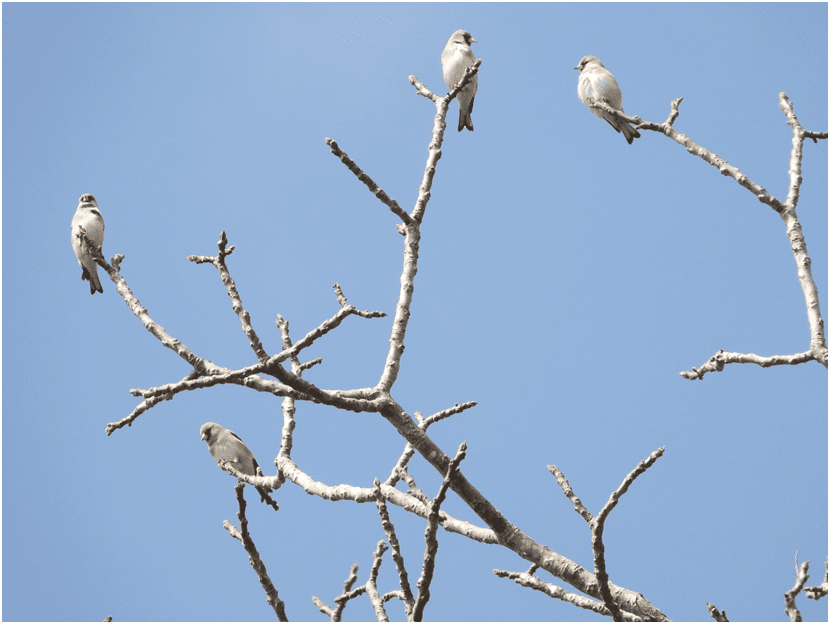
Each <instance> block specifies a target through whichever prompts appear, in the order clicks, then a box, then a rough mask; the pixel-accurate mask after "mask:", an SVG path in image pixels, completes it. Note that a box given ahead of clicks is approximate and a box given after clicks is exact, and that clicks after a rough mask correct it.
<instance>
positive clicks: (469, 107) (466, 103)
mask: <svg viewBox="0 0 830 624" xmlns="http://www.w3.org/2000/svg"><path fill="white" fill-rule="evenodd" d="M471 43H478V42H477V41H476V40H475V39H473V36H472V35H471V34H470V33H468V32H467V31H466V30H456V31H455V32H454V33H453V34H452V35H451V36H450V40H449V41H447V45H446V46H444V51H443V52H441V68H442V69H443V70H444V82H446V83H447V87H449V88H450V89H452V88H453V87H455V85H457V84H458V83H459V82H461V78H462V77H463V76H464V70H465V69H467V68H468V67H472V66H473V63H475V62H476V55H475V54H473V49H472V48H471V47H470V44H471ZM476 91H478V74H476V75H475V76H473V77H472V78H471V79H470V82H468V83H467V86H466V87H464V89H462V90H461V92H459V94H458V96H457V98H456V99H457V100H458V131H459V132H461V129H462V128H467V130H469V131H470V132H472V131H473V119H472V117H471V116H470V115H471V114H472V112H473V102H475V99H476Z"/></svg>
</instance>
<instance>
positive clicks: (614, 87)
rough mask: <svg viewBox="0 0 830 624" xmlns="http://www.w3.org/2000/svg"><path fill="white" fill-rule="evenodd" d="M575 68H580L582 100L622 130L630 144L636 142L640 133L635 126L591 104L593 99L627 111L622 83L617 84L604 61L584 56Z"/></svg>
mask: <svg viewBox="0 0 830 624" xmlns="http://www.w3.org/2000/svg"><path fill="white" fill-rule="evenodd" d="M574 69H579V70H580V74H579V82H578V85H577V94H578V95H579V99H580V100H582V103H583V104H585V106H587V107H588V108H589V109H590V111H591V112H592V113H593V114H594V115H596V116H597V117H599V118H600V119H604V120H605V121H607V122H608V123H609V124H610V125H611V127H612V128H614V130H616V131H617V132H622V134H623V136H624V137H625V140H626V141H628V144H629V145H631V144H632V143H633V142H634V139H639V138H640V133H639V132H637V130H636V129H635V128H632V127H631V126H630V125H629V124H628V123H626V122H625V121H623V120H622V119H619V118H618V117H616V116H614V115H612V114H611V113H608V112H606V111H604V110H601V109H600V108H597V107H595V106H591V100H592V99H593V100H595V101H599V102H604V103H605V104H608V106H610V107H611V108H615V109H617V110H618V111H620V112H621V113H625V111H624V110H623V101H622V91H620V85H618V84H617V81H616V80H615V79H614V75H613V74H612V73H611V72H610V71H608V70H607V69H605V65H603V64H602V61H600V60H599V59H598V58H597V57H595V56H583V57H582V60H581V61H579V64H578V65H577V66H576V67H574Z"/></svg>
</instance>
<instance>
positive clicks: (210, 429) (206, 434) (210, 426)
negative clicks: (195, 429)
mask: <svg viewBox="0 0 830 624" xmlns="http://www.w3.org/2000/svg"><path fill="white" fill-rule="evenodd" d="M218 426H219V425H217V424H216V423H213V422H207V423H205V424H204V425H202V427H201V429H199V433H200V434H201V436H202V440H204V441H205V442H210V440H211V438H212V437H213V436H214V435H216V433H217V427H218Z"/></svg>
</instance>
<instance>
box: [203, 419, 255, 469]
mask: <svg viewBox="0 0 830 624" xmlns="http://www.w3.org/2000/svg"><path fill="white" fill-rule="evenodd" d="M199 434H200V435H201V436H202V440H204V441H205V442H207V446H208V450H209V451H210V454H211V455H213V459H215V460H216V461H217V463H221V462H228V463H229V464H230V465H231V466H233V467H234V468H236V470H238V471H239V472H241V473H242V474H246V475H251V476H252V477H255V476H257V468H259V464H257V463H256V459H255V458H254V454H253V453H252V452H251V449H249V448H248V446H247V445H246V444H245V443H244V442H243V441H242V438H240V437H239V436H238V435H236V434H235V433H234V432H233V431H231V430H230V429H225V428H224V427H223V426H222V425H218V424H216V423H215V422H207V423H205V424H204V425H202V427H201V429H199Z"/></svg>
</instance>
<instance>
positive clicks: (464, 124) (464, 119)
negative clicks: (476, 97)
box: [458, 110, 473, 132]
mask: <svg viewBox="0 0 830 624" xmlns="http://www.w3.org/2000/svg"><path fill="white" fill-rule="evenodd" d="M464 128H467V130H469V131H470V132H472V131H473V116H472V115H471V114H470V111H467V112H466V113H465V112H464V111H463V110H459V111H458V131H459V132H461V130H462V129H464Z"/></svg>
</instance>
